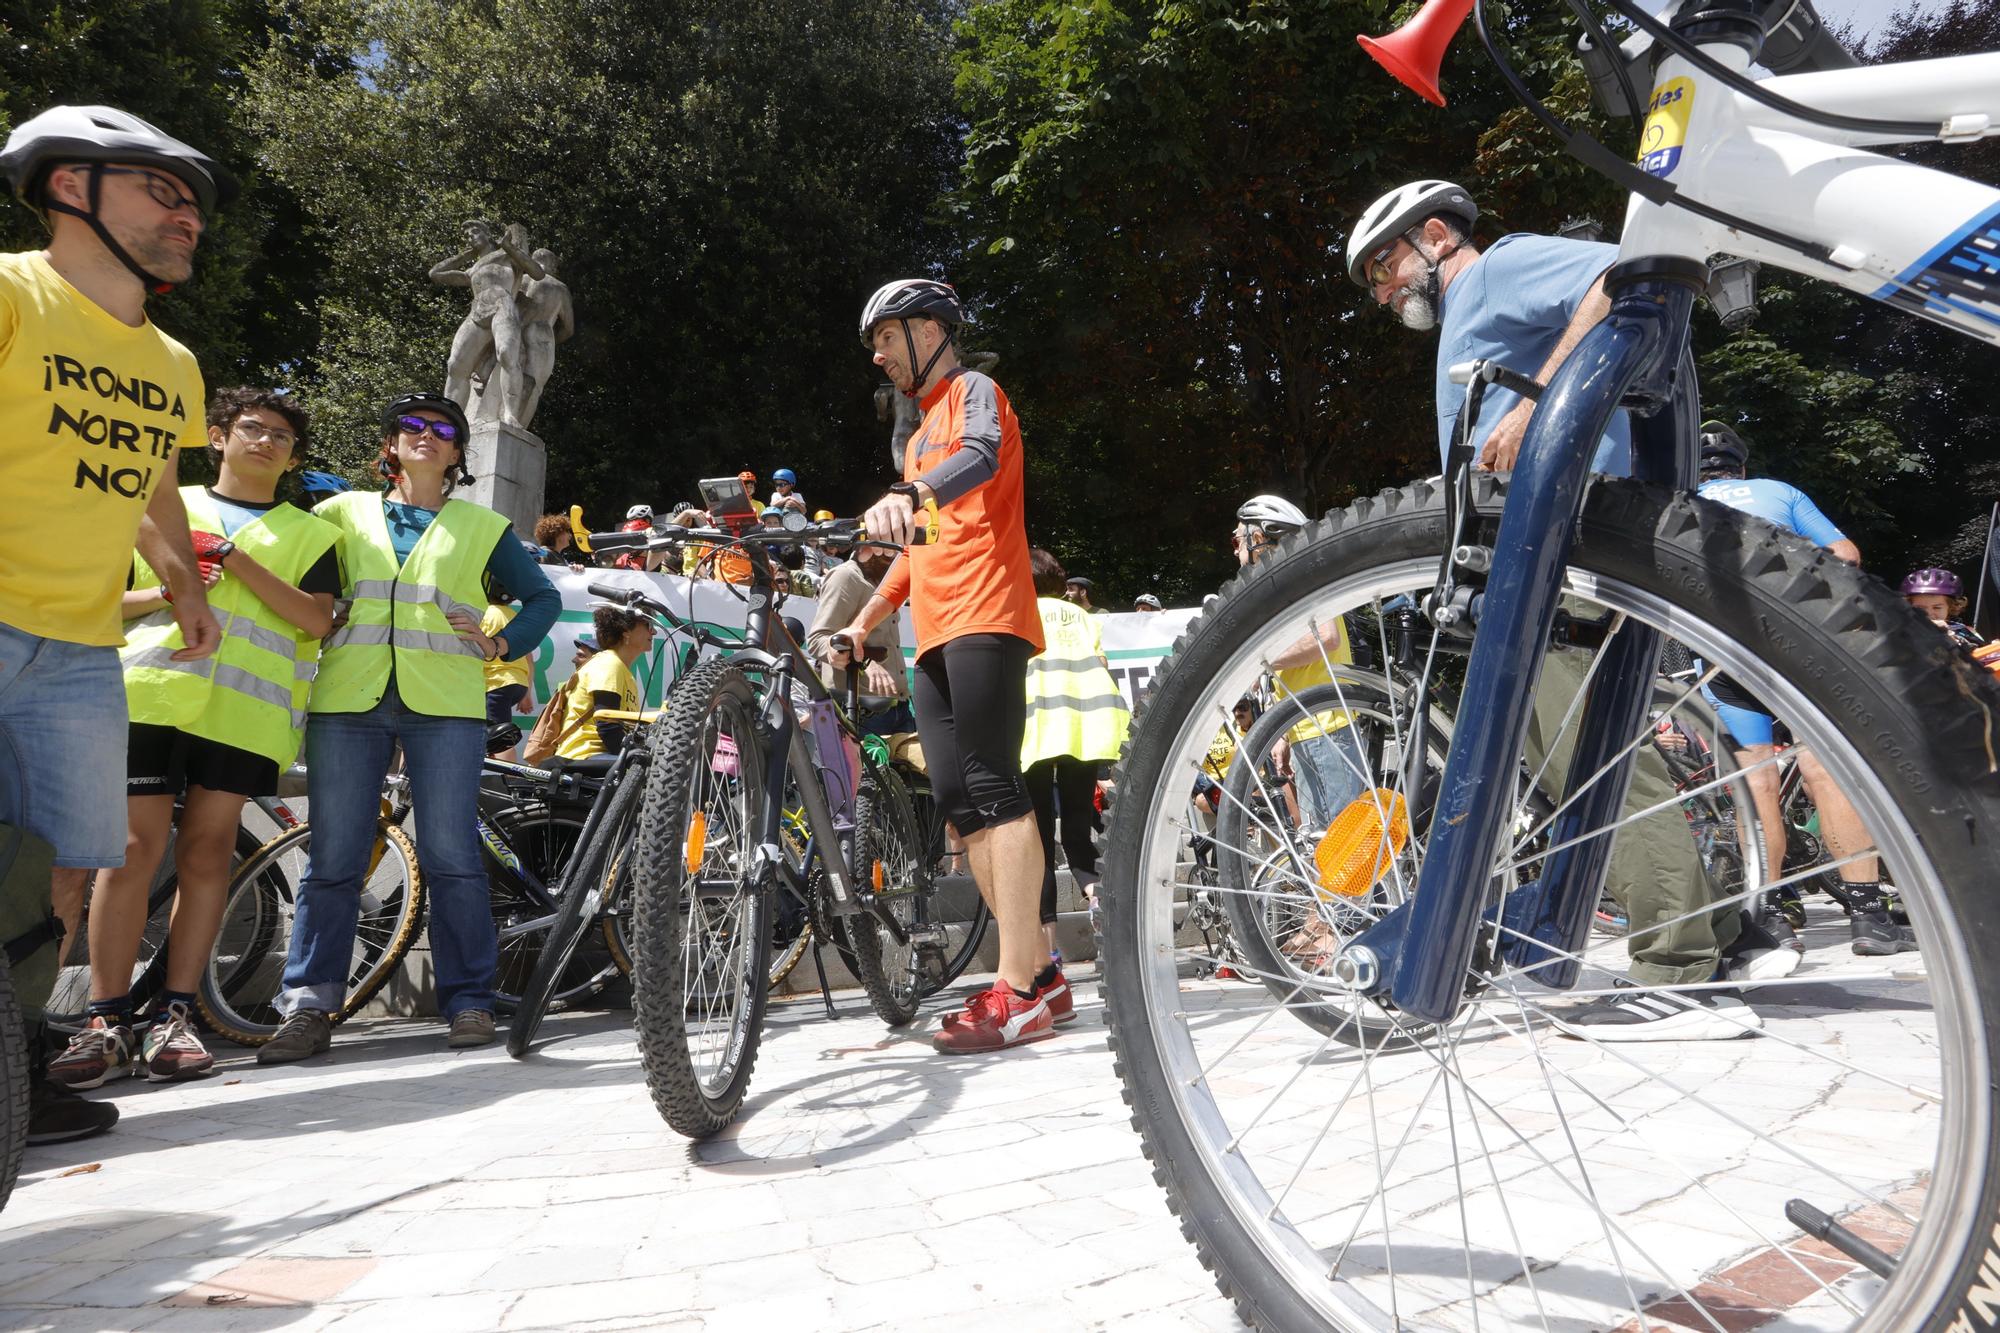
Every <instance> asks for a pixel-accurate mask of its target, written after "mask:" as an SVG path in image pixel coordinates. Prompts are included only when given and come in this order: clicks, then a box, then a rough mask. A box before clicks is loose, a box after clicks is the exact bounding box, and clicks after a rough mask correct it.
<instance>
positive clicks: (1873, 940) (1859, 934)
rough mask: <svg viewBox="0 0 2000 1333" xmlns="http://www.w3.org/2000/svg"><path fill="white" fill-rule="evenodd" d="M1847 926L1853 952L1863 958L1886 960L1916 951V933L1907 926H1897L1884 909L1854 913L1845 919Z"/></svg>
mask: <svg viewBox="0 0 2000 1333" xmlns="http://www.w3.org/2000/svg"><path fill="white" fill-rule="evenodd" d="M1847 925H1848V928H1849V929H1850V930H1851V931H1852V932H1853V934H1854V952H1856V953H1858V954H1860V955H1861V956H1862V957H1863V958H1886V957H1887V956H1888V955H1890V954H1895V953H1912V952H1914V951H1915V950H1916V947H1917V933H1916V932H1915V931H1914V930H1911V929H1910V928H1909V927H1908V926H1899V925H1897V924H1896V922H1895V918H1893V917H1891V916H1890V915H1889V913H1888V911H1887V910H1885V909H1877V910H1875V911H1873V912H1856V913H1855V914H1854V915H1853V916H1851V917H1849V918H1848V919H1847Z"/></svg>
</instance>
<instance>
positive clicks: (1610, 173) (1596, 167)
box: [1472, 0, 1852, 269]
mask: <svg viewBox="0 0 2000 1333" xmlns="http://www.w3.org/2000/svg"><path fill="white" fill-rule="evenodd" d="M1611 3H1612V4H1614V5H1616V6H1617V7H1618V8H1619V10H1620V12H1626V11H1625V7H1624V3H1623V0H1611ZM1649 22H1650V20H1649ZM1472 24H1473V28H1474V30H1475V31H1477V32H1478V34H1479V42H1480V45H1481V46H1484V47H1485V48H1486V54H1487V55H1488V56H1489V57H1491V58H1492V61H1493V64H1494V66H1495V68H1497V69H1498V70H1499V71H1500V77H1501V79H1502V80H1503V81H1504V82H1505V83H1506V84H1507V87H1508V90H1509V91H1511V92H1512V93H1513V94H1514V97H1515V100H1516V101H1518V102H1520V103H1521V105H1522V106H1523V107H1525V108H1526V109H1527V111H1528V114H1529V115H1531V116H1533V117H1534V118H1535V119H1536V120H1538V121H1540V122H1541V123H1542V124H1543V125H1544V126H1546V127H1547V128H1548V130H1549V131H1550V132H1551V133H1552V134H1554V135H1555V136H1556V138H1557V140H1558V141H1559V142H1560V143H1561V144H1562V147H1563V151H1564V152H1566V153H1568V154H1569V155H1570V156H1571V157H1574V158H1575V159H1576V160H1577V161H1579V162H1581V163H1583V164H1584V165H1585V166H1586V167H1589V168H1590V169H1591V170H1592V171H1595V172H1597V173H1598V174H1599V175H1601V176H1604V177H1607V178H1608V179H1609V180H1611V181H1612V183H1614V184H1616V185H1622V186H1624V187H1625V188H1626V189H1627V190H1630V191H1631V192H1632V193H1633V194H1636V195H1638V196H1640V197H1641V198H1643V199H1645V200H1647V201H1648V202H1650V203H1655V204H1659V205H1661V206H1662V207H1668V206H1672V207H1675V208H1681V209H1685V210H1686V211H1688V212H1690V213H1693V214H1694V215H1695V216H1697V217H1704V218H1707V219H1708V220H1709V221H1711V222H1718V223H1721V224H1722V225H1723V226H1725V227H1728V228H1730V229H1731V230H1732V231H1740V232H1743V233H1745V234H1746V235H1750V236H1756V237H1759V238H1761V239H1763V240H1766V241H1770V242H1771V243H1772V244H1774V245H1781V246H1783V247H1785V248H1786V249H1788V250H1795V251H1797V252H1798V253H1800V254H1802V255H1805V256H1806V257H1807V258H1809V259H1813V260H1816V261H1818V262H1820V263H1823V264H1826V265H1828V266H1829V267H1832V268H1841V269H1846V268H1851V267H1852V266H1851V265H1848V264H1840V263H1836V262H1835V261H1834V258H1833V252H1832V250H1830V249H1829V248H1828V247H1826V246H1824V245H1821V244H1819V243H1818V242H1816V241H1808V240H1806V239H1805V238H1804V237H1800V236H1793V235H1791V234H1789V233H1787V232H1782V231H1779V230H1777V229H1776V228H1773V227H1766V226H1764V225H1763V224H1762V223H1758V222H1752V221H1751V220H1750V219H1748V218H1742V217H1737V216H1736V215H1734V214H1732V213H1728V212H1725V211H1723V210H1722V209H1719V208H1716V207H1715V206H1713V205H1711V204H1704V203H1702V202H1701V201H1700V200H1697V199H1690V198H1688V197H1687V196H1686V195H1684V194H1682V193H1681V191H1680V188H1679V187H1678V186H1675V185H1672V184H1669V183H1668V182H1667V181H1664V180H1662V179H1661V178H1660V177H1658V176H1654V175H1651V174H1649V173H1647V172H1644V171H1641V170H1640V169H1639V168H1638V167H1635V166H1633V165H1632V164H1631V163H1629V162H1627V161H1626V160H1625V159H1624V158H1622V157H1619V156H1617V155H1616V154H1614V153H1613V152H1612V151H1611V150H1610V149H1609V148H1606V147H1605V146H1604V145H1603V144H1602V143H1599V142H1598V141H1597V139H1595V138H1594V137H1592V136H1591V135H1590V134H1588V133H1586V132H1584V131H1582V130H1579V129H1576V128H1575V127H1574V126H1572V125H1570V124H1569V123H1568V122H1567V121H1565V120H1563V119H1562V117H1560V116H1558V115H1556V114H1555V113H1554V112H1553V111H1550V110H1549V109H1548V107H1547V106H1545V105H1543V103H1542V101H1541V99H1540V98H1538V97H1536V96H1535V94H1534V92H1533V90H1531V89H1530V88H1529V87H1528V85H1527V84H1526V83H1525V82H1523V81H1522V79H1521V76H1520V75H1519V74H1517V73H1516V72H1515V71H1514V67H1513V66H1512V65H1510V64H1508V63H1507V59H1506V57H1505V56H1503V55H1502V54H1501V53H1500V46H1499V43H1498V42H1496V41H1495V40H1494V39H1493V34H1492V32H1491V31H1489V30H1488V28H1487V26H1486V0H1475V3H1474V5H1473V7H1472ZM1663 40H1666V41H1668V43H1669V45H1670V46H1672V47H1674V49H1676V50H1678V49H1679V45H1680V38H1679V37H1678V36H1676V35H1672V34H1670V35H1669V37H1668V38H1666V39H1663ZM1704 59H1706V57H1704ZM1716 68H1717V69H1721V68H1722V67H1721V66H1716ZM1724 73H1725V74H1727V71H1724ZM1724 81H1725V82H1729V81H1730V80H1729V79H1728V78H1725V80H1724Z"/></svg>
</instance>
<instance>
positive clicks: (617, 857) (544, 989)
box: [507, 766, 644, 1060]
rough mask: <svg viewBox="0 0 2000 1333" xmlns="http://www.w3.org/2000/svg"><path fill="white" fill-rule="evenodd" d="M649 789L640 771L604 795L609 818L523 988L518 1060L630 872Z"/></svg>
mask: <svg viewBox="0 0 2000 1333" xmlns="http://www.w3.org/2000/svg"><path fill="white" fill-rule="evenodd" d="M643 788H644V784H643V781H642V780H641V775H640V773H639V772H638V770H637V767H636V766H635V767H633V768H628V769H627V770H626V773H625V778H624V780H623V781H621V782H619V784H618V785H617V787H616V788H614V789H612V790H610V791H606V792H602V793H601V794H600V795H599V798H598V799H600V800H602V801H604V802H606V805H605V809H604V818H603V819H602V820H601V821H600V822H599V824H598V826H597V828H596V829H595V830H594V831H593V833H592V835H591V841H590V845H589V846H587V847H584V848H582V849H581V850H579V851H578V852H576V853H575V854H574V855H575V856H578V857H581V858H582V860H581V861H580V862H576V865H577V867H578V868H577V871H576V874H575V875H574V876H573V877H570V879H569V882H567V883H566V884H565V886H564V892H563V893H562V895H561V896H560V897H558V898H557V899H556V919H555V920H554V921H553V922H551V923H550V925H549V930H548V934H547V935H545V936H544V937H543V940H542V948H541V955H540V957H539V958H537V959H536V961H535V971H534V975H533V976H531V977H530V978H529V979H528V984H527V986H526V987H525V988H523V990H522V992H521V1000H520V1003H519V1004H517V1005H516V1006H515V1008H514V1018H513V1021H512V1022H511V1023H510V1024H508V1027H507V1054H509V1055H511V1056H513V1057H514V1058H515V1059H516V1060H518V1059H520V1058H521V1057H523V1056H525V1055H526V1054H527V1053H528V1051H529V1050H530V1049H531V1048H532V1046H533V1044H534V1040H535V1033H536V1031H537V1030H538V1029H539V1028H540V1027H541V1025H542V1019H543V1018H544V1017H546V1016H547V1015H548V1011H549V1006H550V1005H551V1004H552V1003H554V1001H555V999H556V992H557V989H558V982H560V981H561V980H562V979H563V973H564V972H565V971H566V970H567V969H568V967H569V965H570V960H571V959H572V958H574V957H575V955H576V950H577V946H578V945H580V944H581V943H582V942H583V937H584V936H585V935H586V934H588V933H589V931H590V927H591V926H592V925H593V924H594V923H595V922H596V920H597V914H598V909H599V908H600V907H602V906H603V905H604V904H605V903H606V902H607V901H608V899H609V897H610V895H611V894H612V893H613V892H615V890H616V889H617V887H618V883H619V881H620V879H621V878H622V875H623V874H624V873H625V872H627V871H628V870H629V868H630V859H629V856H628V855H627V844H629V843H630V842H631V840H632V838H633V836H634V834H635V832H636V825H637V816H638V812H639V800H640V796H641V793H642V791H643Z"/></svg>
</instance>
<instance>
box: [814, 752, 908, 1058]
mask: <svg viewBox="0 0 2000 1333" xmlns="http://www.w3.org/2000/svg"><path fill="white" fill-rule="evenodd" d="M853 853H854V854H853V855H852V856H850V857H849V858H848V864H849V865H850V866H851V867H852V868H853V872H854V876H855V878H856V880H857V881H859V882H860V884H861V885H862V886H863V887H864V888H870V889H872V890H873V892H874V894H875V900H876V902H877V903H878V904H881V905H882V910H884V911H887V912H890V913H892V914H894V916H895V919H896V920H897V921H898V922H899V923H900V924H901V925H902V927H903V929H904V930H905V931H908V930H909V928H910V927H911V926H913V925H915V924H916V921H917V915H916V907H917V904H918V902H919V901H921V900H922V899H924V898H927V897H928V896H929V895H930V868H929V866H928V865H927V864H926V863H925V854H924V853H925V849H924V839H923V835H922V834H920V833H919V832H918V831H917V825H916V820H915V817H914V816H912V815H911V813H910V802H909V797H908V796H907V794H905V792H904V791H903V784H902V783H901V782H900V781H898V780H897V778H896V775H895V774H894V773H892V772H890V771H889V770H887V769H881V770H878V771H876V772H875V773H873V774H871V775H870V776H869V779H868V781H867V782H865V783H864V784H863V785H862V789H861V795H860V797H859V799H858V800H857V801H856V802H855V807H854V837H853ZM834 929H835V930H836V931H837V932H838V933H839V934H840V935H841V936H842V937H843V938H844V940H845V942H846V945H847V948H846V950H845V951H844V952H845V953H846V954H848V955H849V956H851V957H852V958H853V960H854V962H853V968H854V977H855V980H857V981H859V982H860V983H861V988H862V990H864V991H866V992H867V993H868V1003H869V1004H870V1005H871V1006H872V1007H873V1008H874V1010H875V1015H876V1017H878V1018H880V1019H881V1020H882V1021H883V1022H884V1023H887V1024H888V1025H889V1026H890V1027H892V1028H899V1027H906V1026H908V1025H909V1024H910V1022H911V1021H912V1020H914V1019H915V1018H916V1016H917V1010H918V1007H919V1006H920V1005H921V1004H922V1003H923V991H922V987H921V984H920V981H919V977H918V973H917V968H916V958H915V953H914V950H913V949H912V947H911V946H910V945H908V944H903V945H898V944H896V940H895V936H894V935H893V934H891V933H890V931H889V929H888V927H887V926H884V925H883V924H882V923H881V922H880V921H878V920H876V919H875V917H874V916H872V915H868V914H865V913H864V914H861V915H857V916H846V917H836V918H835V919H834Z"/></svg>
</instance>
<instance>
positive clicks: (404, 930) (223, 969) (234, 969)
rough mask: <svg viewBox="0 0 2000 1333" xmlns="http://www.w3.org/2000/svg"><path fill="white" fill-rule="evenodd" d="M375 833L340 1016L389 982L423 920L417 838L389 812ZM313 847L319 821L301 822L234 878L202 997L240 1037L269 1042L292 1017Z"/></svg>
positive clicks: (207, 1012) (228, 1033)
mask: <svg viewBox="0 0 2000 1333" xmlns="http://www.w3.org/2000/svg"><path fill="white" fill-rule="evenodd" d="M375 836H376V844H375V855H374V857H373V863H372V864H371V866H370V868H369V870H368V873H367V875H366V877H365V878H364V879H363V880H362V883H361V905H360V911H359V916H358V918H357V920H356V922H355V929H354V952H353V958H352V961H351V963H350V964H349V967H348V972H347V998H346V1000H345V1001H344V1002H343V1003H342V1004H341V1007H340V1012H339V1013H337V1014H334V1015H333V1021H334V1022H335V1023H342V1022H345V1021H346V1020H347V1019H349V1018H351V1017H353V1016H354V1015H355V1014H356V1013H359V1012H360V1010H361V1008H362V1006H363V1005H365V1004H367V1003H368V1002H369V1001H370V1000H372V999H374V998H375V995H376V993H377V992H378V991H380V990H381V989H382V987H384V986H385V985H387V984H388V982H389V978H390V977H391V976H393V975H394V974H395V971H396V968H397V967H398V966H400V965H401V963H402V961H403V958H404V956H405V955H407V954H408V953H409V952H410V946H411V945H412V944H414V943H415V942H416V938H417V931H418V930H419V929H420V928H421V927H422V926H423V920H424V886H423V876H422V872H421V871H420V870H419V869H418V868H417V849H416V847H415V845H414V844H412V843H411V842H410V838H409V835H408V834H406V833H404V832H403V830H402V829H400V828H398V827H397V826H396V825H394V824H392V823H390V822H388V821H387V820H383V821H381V822H380V823H379V824H377V825H376V829H375ZM311 855H312V825H311V824H309V823H307V824H301V825H299V826H298V827H297V828H293V829H287V830H286V831H285V832H283V833H280V834H279V835H278V836H277V837H275V838H273V839H271V840H270V841H269V842H267V843H265V844H264V845H263V846H262V847H261V848H259V849H258V851H257V853H256V855H254V856H252V857H250V858H249V859H247V860H246V861H244V863H243V864H242V865H241V866H239V867H238V868H237V871H236V875H235V877H234V878H232V879H231V880H230V881H229V895H228V898H227V900H226V901H225V903H224V905H223V910H222V926H221V928H220V930H218V931H217V933H216V937H215V947H214V948H213V949H212V950H211V951H210V952H209V957H208V966H207V968H206V969H204V970H203V972H202V976H201V987H200V989H199V990H198V991H197V992H196V994H195V1004H196V1006H197V1007H198V1008H199V1009H200V1010H201V1016H202V1018H203V1019H204V1020H206V1022H207V1023H208V1025H209V1027H211V1028H213V1029H214V1030H215V1031H216V1032H218V1033H220V1034H221V1035H223V1036H224V1037H227V1038H228V1039H229V1040H231V1041H233V1042H236V1043H237V1044H239V1045H243V1046H262V1045H263V1044H264V1043H265V1042H267V1041H269V1040H271V1038H272V1037H275V1036H276V1035H277V1034H278V1025H279V1024H280V1023H282V1022H283V1021H284V1016H283V1015H281V1014H280V1013H279V1012H278V1009H277V1000H278V994H279V992H280V991H282V990H283V989H284V984H283V978H284V971H285V959H286V958H287V957H288V956H289V955H290V953H291V947H292V922H293V919H294V918H295V917H296V916H297V913H298V892H299V886H300V885H302V884H304V883H305V877H306V865H307V862H308V861H309V860H310V859H311Z"/></svg>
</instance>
